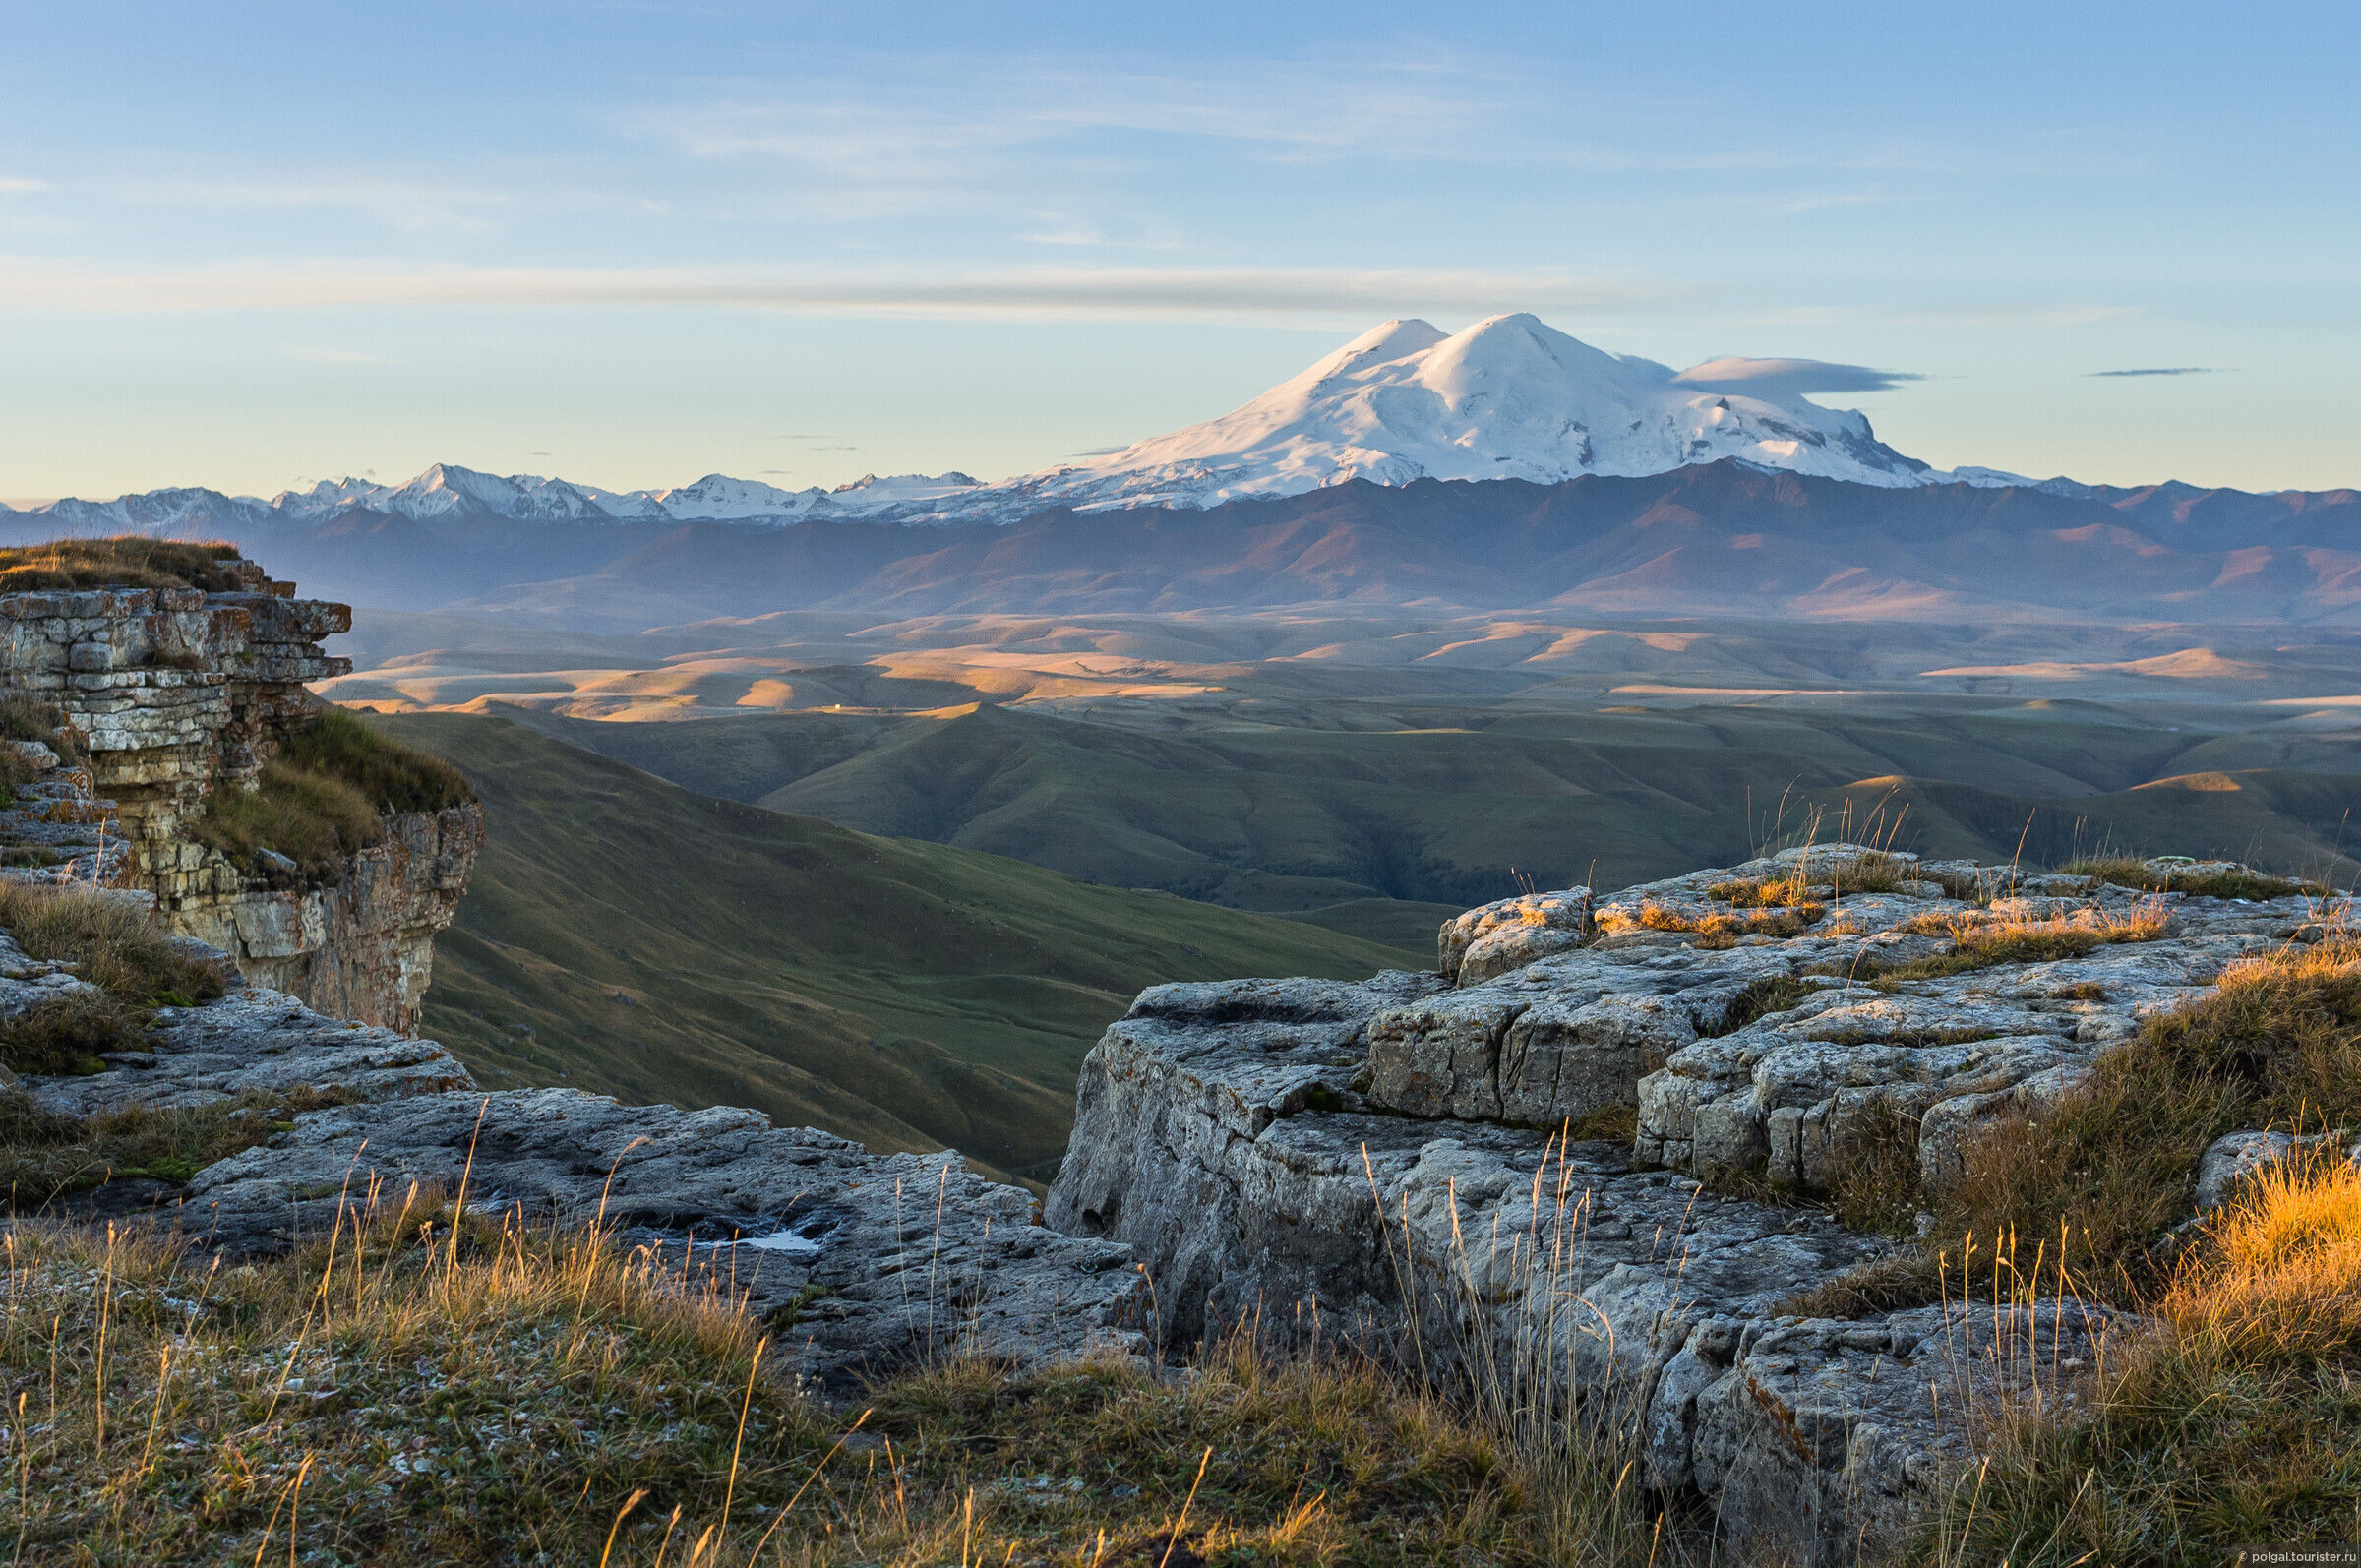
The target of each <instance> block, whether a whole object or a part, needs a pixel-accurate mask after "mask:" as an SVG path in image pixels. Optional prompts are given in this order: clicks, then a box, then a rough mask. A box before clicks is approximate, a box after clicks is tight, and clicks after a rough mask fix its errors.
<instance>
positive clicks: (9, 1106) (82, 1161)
mask: <svg viewBox="0 0 2361 1568" xmlns="http://www.w3.org/2000/svg"><path fill="white" fill-rule="evenodd" d="M347 1099H348V1096H346V1095H345V1094H343V1093H342V1092H341V1091H337V1090H330V1091H327V1092H315V1091H313V1090H310V1089H302V1090H297V1091H295V1092H293V1093H289V1094H281V1095H265V1094H245V1095H238V1096H232V1097H229V1098H225V1099H221V1100H216V1101H212V1102H211V1103H209V1104H206V1105H202V1106H186V1107H174V1108H171V1109H168V1110H157V1109H154V1108H151V1107H147V1106H133V1107H130V1108H127V1109H125V1110H122V1111H114V1112H108V1113H105V1114H103V1115H100V1116H66V1115H64V1114H62V1113H59V1112H54V1111H45V1110H43V1109H41V1107H40V1106H39V1105H38V1104H37V1103H36V1102H35V1101H34V1100H33V1099H32V1097H31V1096H30V1095H28V1094H26V1093H24V1092H23V1091H22V1090H15V1089H0V1200H5V1202H6V1203H7V1204H8V1205H9V1206H11V1207H14V1208H16V1209H19V1210H25V1209H34V1208H38V1207H39V1206H40V1205H41V1204H43V1203H46V1202H47V1201H49V1200H50V1199H51V1198H54V1197H57V1196H59V1195H61V1194H64V1193H69V1192H78V1191H81V1190H83V1189H85V1188H88V1187H94V1186H98V1185H100V1184H102V1183H104V1182H106V1181H110V1180H113V1179H115V1178H116V1177H119V1176H149V1177H152V1178H154V1179H156V1180H159V1181H169V1182H172V1183H173V1184H175V1185H181V1184H185V1183H186V1182H187V1181H188V1180H189V1178H190V1177H191V1176H195V1175H196V1174H197V1173H198V1172H200V1171H202V1170H204V1169H205V1168H206V1167H207V1166H209V1165H212V1164H213V1163H214V1162H216V1161H219V1160H226V1159H228V1158H229V1157H230V1156H231V1155H233V1154H236V1153H238V1152H239V1151H240V1150H242V1149H251V1148H253V1147H255V1146H256V1145H258V1144H261V1143H265V1142H268V1141H269V1140H270V1139H271V1137H272V1135H273V1134H274V1133H278V1132H283V1131H285V1130H287V1129H288V1128H289V1127H290V1126H292V1125H293V1121H292V1118H293V1117H295V1116H300V1115H301V1114H302V1113H304V1112H306V1111H317V1110H320V1109H322V1108H323V1107H326V1106H333V1105H342V1104H344V1103H345V1102H346V1100H347Z"/></svg>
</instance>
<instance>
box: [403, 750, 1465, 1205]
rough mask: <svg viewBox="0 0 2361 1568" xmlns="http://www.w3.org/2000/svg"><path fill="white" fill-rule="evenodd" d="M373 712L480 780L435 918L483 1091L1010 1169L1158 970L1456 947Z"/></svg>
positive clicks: (1328, 973) (1344, 960) (1204, 972)
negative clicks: (820, 1137)
mask: <svg viewBox="0 0 2361 1568" xmlns="http://www.w3.org/2000/svg"><path fill="white" fill-rule="evenodd" d="M371 722H372V723H375V724H378V725H381V726H382V727H383V728H384V729H385V730H386V731H387V732H388V733H389V734H392V735H393V736H395V737H396V738H398V739H400V740H402V741H404V742H407V743H409V744H411V745H414V746H418V747H420V748H422V749H427V750H431V751H433V752H435V753H437V754H440V755H442V756H444V757H446V758H448V759H449V760H451V761H452V762H454V764H457V765H460V766H462V767H464V768H465V769H466V771H467V772H468V774H469V775H470V776H471V777H472V778H473V779H474V780H475V782H476V785H477V787H478V789H479V790H480V791H481V792H482V795H483V800H484V811H485V819H486V826H487V829H488V832H489V840H488V842H487V844H486V846H485V849H484V853H483V857H482V859H481V860H479V861H478V862H477V865H476V870H475V874H474V877H473V879H472V881H471V882H470V884H469V887H468V891H467V897H466V898H465V899H464V900H463V901H462V902H461V903H460V905H459V910H458V918H457V920H456V922H455V923H454V926H453V928H452V929H451V930H450V931H448V932H446V933H444V934H443V935H441V936H440V937H438V938H437V939H436V942H435V984H434V988H433V990H431V991H429V992H428V993H427V998H426V1016H425V1022H424V1024H423V1025H422V1028H423V1030H424V1032H425V1033H426V1034H428V1035H430V1036H432V1037H433V1038H435V1039H437V1040H440V1041H442V1042H443V1043H444V1044H445V1046H447V1047H448V1048H450V1049H451V1051H452V1052H453V1054H454V1055H457V1056H458V1057H459V1059H461V1060H462V1061H464V1062H466V1063H467V1065H468V1067H469V1068H470V1069H471V1070H473V1071H474V1072H475V1073H476V1074H477V1076H478V1078H479V1079H480V1080H482V1081H483V1082H484V1083H485V1084H486V1085H487V1086H488V1087H504V1088H505V1087H511V1086H515V1085H520V1084H533V1083H552V1082H563V1083H566V1084H568V1085H569V1086H571V1087H575V1088H580V1089H586V1090H590V1091H592V1092H594V1093H599V1094H612V1095H615V1096H617V1097H619V1098H621V1099H623V1100H624V1101H626V1102H627V1103H633V1104H638V1103H645V1102H648V1101H674V1102H677V1103H679V1104H682V1105H685V1106H698V1105H716V1104H718V1105H743V1106H752V1107H755V1108H756V1109H757V1110H760V1111H763V1112H766V1113H768V1114H769V1115H771V1116H774V1117H776V1118H778V1119H779V1120H780V1121H782V1122H784V1123H786V1124H787V1125H790V1126H796V1125H805V1124H809V1125H813V1126H818V1127H825V1128H827V1129H829V1130H830V1131H833V1132H839V1133H842V1134H843V1135H845V1136H846V1137H850V1138H858V1139H860V1140H861V1141H863V1142H865V1143H867V1144H868V1145H869V1146H870V1147H871V1148H873V1149H877V1150H878V1151H880V1152H883V1151H889V1150H895V1149H929V1148H939V1147H941V1146H943V1145H946V1144H947V1145H949V1146H951V1147H954V1148H956V1149H958V1150H959V1151H960V1152H961V1153H962V1154H965V1155H967V1156H968V1157H969V1158H970V1159H972V1160H976V1161H980V1162H982V1163H983V1164H984V1165H986V1166H987V1167H988V1168H992V1169H997V1170H999V1171H1003V1172H1013V1171H1018V1170H1026V1169H1030V1168H1034V1167H1037V1166H1040V1165H1042V1164H1043V1163H1044V1162H1051V1161H1055V1160H1057V1159H1058V1158H1059V1156H1061V1155H1062V1154H1063V1153H1064V1152H1065V1144H1066V1135H1067V1132H1068V1131H1069V1129H1070V1128H1071V1126H1072V1118H1073V1110H1074V1080H1075V1077H1076V1075H1077V1074H1078V1073H1079V1071H1080V1069H1081V1065H1082V1058H1083V1056H1084V1055H1087V1054H1088V1053H1089V1051H1090V1048H1091V1047H1092V1045H1094V1044H1095V1043H1096V1042H1097V1040H1098V1038H1099V1036H1100V1035H1101V1034H1103V1033H1104V1032H1105V1031H1106V1028H1107V1026H1108V1024H1109V1023H1111V1022H1113V1021H1114V1020H1115V1019H1117V1018H1120V1016H1122V1014H1123V1012H1124V1010H1125V1009H1126V1008H1128V1007H1129V1006H1130V1004H1131V998H1132V997H1133V996H1134V995H1136V994H1137V993H1138V992H1139V991H1140V990H1141V989H1142V988H1144V987H1147V986H1152V985H1157V984H1160V983H1162V982H1165V981H1174V980H1228V979H1232V978H1235V977H1238V976H1241V975H1273V976H1280V975H1314V976H1320V977H1324V978H1329V979H1339V980H1359V979H1363V978H1365V977H1366V976H1368V975H1370V974H1371V973H1373V972H1375V971H1376V970H1379V969H1384V968H1424V967H1427V966H1429V965H1431V964H1432V963H1433V962H1434V959H1433V951H1434V949H1433V946H1432V936H1431V934H1429V935H1428V936H1427V938H1426V942H1425V946H1424V948H1423V951H1418V952H1404V951H1402V950H1400V949H1397V948H1393V947H1388V946H1383V945H1380V944H1378V943H1376V942H1372V941H1368V940H1365V939H1362V938H1360V937H1357V936H1354V935H1346V934H1342V933H1338V932H1333V931H1327V930H1323V929H1321V928H1320V927H1318V926H1316V925H1310V924H1306V923H1303V922H1300V921H1294V920H1282V919H1276V918H1273V917H1270V916H1265V915H1255V914H1248V913H1245V912H1243V911H1241V910H1235V909H1224V908H1220V907H1217V906H1213V905H1208V904H1201V903H1195V902H1192V901H1190V900H1187V899H1182V898H1175V897H1171V896H1169V895H1166V894H1162V893H1143V892H1138V891H1134V890H1132V889H1129V888H1122V887H1104V886H1098V885H1095V884H1093V883H1090V882H1085V881H1081V880H1077V879H1076V878H1074V877H1071V876H1067V875H1064V874H1059V873H1058V872H1054V871H1049V870H1045V869H1044V868H1041V867H1038V866H1032V865H1028V864H1025V863H1023V862H1020V861H1012V860H1004V859H1002V858H1000V857H999V856H997V855H987V854H981V853H978V852H976V851H974V850H968V849H959V848H954V847H951V846H948V845H941V844H933V843H927V842H925V841H922V840H916V839H896V838H877V837H872V836H870V835H868V834H865V833H856V832H851V831H848V830H846V829H844V828H841V827H835V826H832V825H830V824H829V823H826V822H822V821H816V820H814V819H813V818H811V817H805V816H790V815H787V814H783V813H779V812H771V811H765V810H762V809H760V808H758V807H754V806H748V805H744V804H741V803H738V802H734V801H723V800H715V799H711V798H709V797H705V796H699V795H694V794H691V793H690V792H688V791H686V790H683V789H680V788H678V787H677V786H674V785H670V784H667V783H665V782H664V781H663V780H661V779H658V778H655V777H653V776H651V775H650V774H648V773H645V772H642V771H640V770H639V769H637V768H636V767H632V766H628V765H626V764H624V763H621V762H617V761H613V760H610V759H608V758H606V757H603V756H600V755H597V754H593V753H589V752H584V751H581V750H579V749H577V748H575V747H572V746H568V745H565V744H563V743H561V742H558V741H554V740H551V739H549V738H547V737H545V736H542V735H540V734H537V733H535V732H534V731H533V730H530V729H527V728H525V727H524V726H522V725H520V724H516V723H514V722H511V721H509V720H506V719H502V718H495V717H489V716H484V715H478V714H467V713H430V714H416V715H402V716H399V717H390V718H383V719H377V720H373V721H371ZM619 997H620V998H621V999H618V998H619ZM513 1028H519V1029H529V1030H531V1034H530V1035H529V1036H528V1035H525V1034H521V1033H515V1032H512V1030H513ZM561 1073H565V1074H570V1076H566V1077H563V1078H561V1076H560V1074H561Z"/></svg>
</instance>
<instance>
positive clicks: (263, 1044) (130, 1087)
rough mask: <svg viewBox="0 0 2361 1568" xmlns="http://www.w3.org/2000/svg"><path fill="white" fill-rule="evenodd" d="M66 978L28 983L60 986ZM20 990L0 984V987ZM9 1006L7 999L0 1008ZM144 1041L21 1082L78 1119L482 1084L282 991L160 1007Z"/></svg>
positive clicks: (430, 1053)
mask: <svg viewBox="0 0 2361 1568" xmlns="http://www.w3.org/2000/svg"><path fill="white" fill-rule="evenodd" d="M4 957H5V954H0V958H4ZM59 978H61V977H55V976H51V977H43V978H41V979H38V980H34V981H30V982H26V983H24V984H27V985H29V986H54V985H55V984H56V983H57V980H58V979H59ZM62 978H70V977H62ZM14 984H18V983H16V982H10V981H6V980H0V991H5V988H6V987H8V986H10V985H14ZM75 984H79V982H75ZM12 1000H13V997H7V996H0V1005H8V1004H10V1002H11V1001H12ZM147 1045H148V1049H147V1050H144V1051H137V1052H114V1053H111V1054H109V1055H108V1056H107V1057H106V1058H105V1059H106V1061H107V1070H106V1071H104V1072H101V1073H94V1074H92V1075H91V1076H90V1077H87V1078H85V1077H33V1076H27V1077H25V1078H24V1079H23V1080H22V1084H23V1087H24V1088H25V1089H26V1091H27V1092H29V1093H30V1095H31V1096H32V1097H33V1099H34V1100H36V1101H38V1102H39V1103H40V1104H41V1105H42V1106H43V1107H45V1108H46V1109H48V1110H51V1111H62V1112H64V1113H66V1114H67V1115H69V1116H96V1115H99V1114H101V1113H104V1112H109V1111H121V1110H124V1109H126V1108H128V1107H131V1106H147V1107H150V1108H151V1109H156V1110H164V1109H169V1108H172V1107H179V1106H198V1105H205V1104H207V1103H209V1102H212V1101H215V1100H223V1099H230V1098H234V1097H236V1096H238V1095H241V1094H245V1093H248V1092H255V1093H261V1094H274V1095H275V1094H285V1093H287V1092H288V1091H290V1090H295V1089H306V1088H308V1089H316V1090H329V1089H339V1090H342V1091H343V1092H344V1093H345V1094H347V1095H352V1096H357V1097H359V1098H362V1099H367V1100H390V1099H395V1098H398V1097H401V1096H404V1095H416V1094H433V1093H438V1092H441V1091H444V1090H452V1089H468V1088H472V1087H474V1084H475V1080H474V1079H473V1078H472V1077H470V1076H469V1075H468V1072H467V1069H466V1068H465V1067H464V1066H462V1065H460V1063H459V1061H458V1058H456V1057H455V1056H454V1055H451V1053H449V1052H447V1051H445V1050H444V1049H443V1048H442V1047H441V1046H439V1045H437V1044H436V1043H435V1042H434V1041H432V1040H413V1039H410V1038H408V1037H406V1036H402V1035H397V1034H395V1033H394V1032H393V1030H391V1029H372V1028H370V1027H369V1026H368V1025H366V1024H355V1023H346V1022H344V1021H342V1020H340V1019H335V1018H325V1017H322V1016H321V1015H320V1014H319V1013H316V1012H314V1011H312V1009H311V1008H309V1007H306V1006H305V1005H304V1004H303V1003H302V1002H300V1001H297V1000H296V999H295V998H294V997H292V996H290V995H286V994H285V993H283V992H276V991H265V990H263V989H262V988H260V987H256V986H241V987H238V988H237V989H235V990H233V991H231V992H230V994H229V995H226V996H223V997H221V998H220V999H218V1000H216V1001H211V1002H207V1003H206V1004H205V1005H204V1006H201V1007H163V1008H159V1009H157V1011H156V1015H155V1027H154V1029H153V1030H152V1031H151V1033H150V1034H149V1036H148V1041H147Z"/></svg>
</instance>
